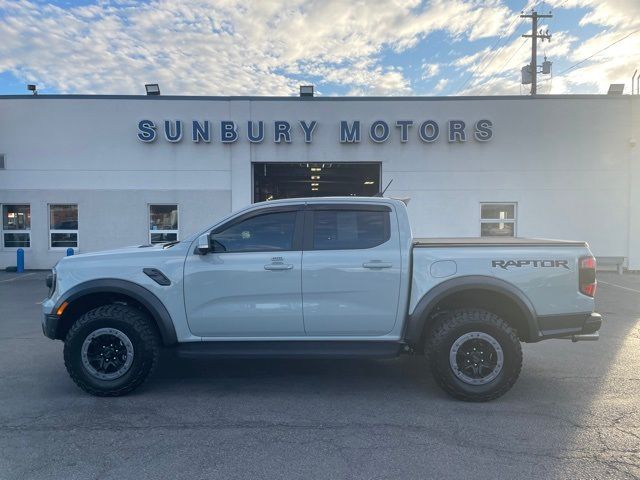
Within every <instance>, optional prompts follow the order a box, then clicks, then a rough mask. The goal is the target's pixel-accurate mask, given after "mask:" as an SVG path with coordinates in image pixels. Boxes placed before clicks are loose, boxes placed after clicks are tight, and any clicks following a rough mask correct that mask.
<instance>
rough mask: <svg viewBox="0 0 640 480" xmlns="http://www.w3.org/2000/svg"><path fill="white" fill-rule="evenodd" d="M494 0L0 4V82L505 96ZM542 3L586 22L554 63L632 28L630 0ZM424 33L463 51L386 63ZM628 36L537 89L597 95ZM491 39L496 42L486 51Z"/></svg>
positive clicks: (513, 76) (505, 28)
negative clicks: (428, 85) (405, 64)
mask: <svg viewBox="0 0 640 480" xmlns="http://www.w3.org/2000/svg"><path fill="white" fill-rule="evenodd" d="M504 1H505V0H430V1H427V2H424V1H421V0H406V1H401V0H367V1H366V2H365V1H356V2H346V1H344V0H287V1H286V2H285V1H280V0H260V1H254V2H246V1H245V0H181V1H176V0H150V1H148V2H145V3H139V2H134V1H129V0H100V1H99V2H98V3H96V4H90V5H84V6H75V7H65V8H63V7H59V6H56V5H51V4H46V3H44V2H36V1H35V0H22V1H19V2H18V1H15V0H0V38H2V41H1V42H0V73H3V72H11V73H12V74H13V75H14V76H16V77H17V78H19V79H20V80H22V81H24V82H25V83H27V82H29V83H37V84H38V86H39V89H40V90H41V91H42V92H43V93H46V92H47V90H49V91H51V92H62V93H124V94H135V93H138V94H140V93H144V90H143V85H144V83H155V82H157V83H159V84H160V85H161V89H162V92H163V94H176V95H247V94H252V95H295V94H296V93H297V86H298V85H300V84H302V83H314V84H316V85H317V87H318V88H317V90H318V91H321V92H327V93H329V94H332V93H335V92H336V91H337V90H339V91H341V92H348V93H349V94H353V95H410V94H412V93H414V92H416V91H424V90H425V87H424V85H423V84H422V83H424V82H425V81H429V80H434V81H437V83H436V85H435V87H433V89H432V92H433V93H435V94H438V93H441V92H443V91H445V90H447V91H450V90H451V93H453V94H455V93H463V94H498V93H508V94H514V93H519V91H520V78H519V70H520V67H521V66H522V65H524V64H526V63H528V55H529V53H528V51H529V48H528V45H526V44H525V43H524V42H526V41H524V40H523V39H522V38H520V37H519V35H515V33H516V29H517V28H518V27H519V25H520V23H518V22H517V21H514V19H517V12H515V11H511V10H510V9H509V8H508V7H507V6H506V5H505V3H504ZM530 3H533V0H532V2H530ZM546 3H547V4H549V5H550V6H551V7H552V8H555V9H557V10H558V9H559V10H562V9H575V8H581V9H584V12H585V13H584V14H582V17H581V18H580V20H579V24H580V25H582V26H587V25H589V26H596V27H599V28H597V30H598V31H597V32H596V33H595V34H592V33H590V34H589V35H591V36H590V38H586V39H585V38H584V37H585V36H584V35H583V34H582V32H580V31H579V30H578V29H576V31H572V32H567V31H559V32H553V35H554V36H553V41H552V42H551V43H550V44H545V45H544V47H545V49H546V52H547V54H548V55H549V57H550V58H552V59H553V61H554V62H555V65H558V64H562V65H564V64H567V65H570V64H572V63H575V62H578V61H580V60H581V59H583V58H585V57H587V56H589V55H590V54H592V53H593V52H595V51H597V50H598V49H600V48H603V47H604V46H606V45H607V44H609V43H611V42H613V41H615V40H616V39H618V38H620V37H621V36H623V35H625V34H627V33H629V32H632V31H633V30H634V29H637V28H640V0H548V1H547V2H546ZM556 13H557V11H556ZM592 30H593V29H592V28H590V29H589V31H590V32H591V31H592ZM435 32H440V33H442V34H443V36H444V38H446V39H447V40H446V42H444V43H443V42H442V41H441V43H439V44H436V45H439V46H440V47H442V46H443V45H445V44H447V43H451V44H455V46H454V49H458V48H459V46H460V45H463V46H464V47H465V48H463V49H461V50H462V51H464V54H459V53H456V52H455V51H453V50H452V52H450V53H449V54H447V55H445V54H444V50H442V48H441V50H442V51H441V53H442V54H443V58H439V57H437V56H434V57H432V58H431V59H430V60H431V61H428V60H426V59H425V60H423V61H422V62H421V63H422V65H420V64H418V67H417V68H416V70H412V69H411V68H407V70H406V71H405V70H403V69H402V68H399V67H397V66H394V65H393V64H391V62H393V60H389V58H392V59H393V58H395V56H397V55H410V52H411V51H416V50H417V49H425V50H426V51H428V49H429V48H432V47H431V45H432V42H433V41H434V40H433V39H434V36H433V34H434V33H435ZM439 37H440V36H439ZM579 37H580V38H579ZM639 38H640V34H638V35H635V36H632V37H630V38H629V39H628V40H626V41H625V42H623V43H621V44H620V45H616V46H615V47H612V48H611V49H610V50H607V51H606V52H603V53H602V54H601V55H598V56H597V57H596V58H594V59H593V60H592V61H589V62H586V63H585V64H584V68H580V69H576V70H574V71H570V72H567V73H566V74H565V75H562V76H561V77H558V78H555V77H554V79H553V81H549V82H546V83H545V85H544V86H543V87H544V88H543V90H544V91H552V92H555V93H561V92H592V93H593V92H598V93H602V92H603V91H605V90H606V87H607V86H608V84H609V83H611V82H614V81H616V82H618V81H624V79H625V78H626V77H628V76H630V73H632V72H633V69H634V68H635V67H636V66H637V65H640V49H639V48H638V47H639V46H640V43H639V42H640V40H639ZM487 39H490V41H489V42H487V41H486V40H487ZM498 39H508V41H501V42H500V45H502V43H504V45H503V46H502V47H499V48H498V49H497V50H493V49H492V48H491V47H492V46H493V45H494V44H495V43H496V42H495V41H496V40H498ZM483 40H484V41H483ZM487 43H488V44H489V46H487ZM476 45H480V46H481V48H478V49H477V50H476V51H475V52H474V51H471V52H469V49H468V48H467V47H468V46H471V47H472V48H475V46H476ZM446 48H447V49H448V48H449V47H448V46H447V47H446ZM412 49H413V50H412ZM389 52H391V53H392V54H391V55H390V54H389ZM541 53H543V51H542V49H541ZM456 56H457V58H456ZM444 57H446V58H444ZM433 60H437V62H438V63H434V62H433ZM555 70H556V74H557V73H558V69H557V68H556V69H555ZM412 75H413V76H412ZM458 75H462V77H460V78H461V81H460V84H457V83H456V84H455V85H453V83H454V82H453V81H452V79H453V78H458ZM467 78H468V79H469V80H468V81H467V82H466V84H465V87H464V89H463V90H461V91H458V92H457V91H456V89H455V88H456V87H458V88H460V87H461V86H462V84H463V83H465V80H466V79H467ZM456 82H457V80H456Z"/></svg>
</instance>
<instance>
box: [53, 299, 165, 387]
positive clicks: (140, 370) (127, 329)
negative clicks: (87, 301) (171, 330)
mask: <svg viewBox="0 0 640 480" xmlns="http://www.w3.org/2000/svg"><path fill="white" fill-rule="evenodd" d="M100 328H114V329H118V330H120V331H121V332H123V333H124V334H125V335H126V336H127V337H128V338H129V340H130V341H131V344H132V345H133V350H134V355H133V362H132V363H131V366H130V367H129V369H128V370H127V371H126V373H124V374H123V375H122V376H121V377H119V378H116V379H114V380H102V379H99V378H96V377H95V376H94V375H92V374H91V373H90V372H89V371H88V370H87V368H86V367H85V366H84V365H83V362H82V356H81V355H82V354H81V351H82V344H83V342H84V341H85V339H86V338H87V337H88V336H89V335H90V334H91V333H92V332H94V331H95V330H98V329H100ZM159 356H160V338H159V335H158V332H157V329H156V326H155V325H154V324H153V323H152V320H151V319H150V318H148V316H147V315H145V314H144V313H143V312H141V311H139V310H137V309H135V308H133V307H131V306H128V305H123V304H109V305H103V306H100V307H97V308H94V309H93V310H91V311H89V312H87V313H85V314H84V315H82V316H81V317H80V318H79V319H78V320H77V321H76V322H75V323H74V324H73V326H72V327H71V329H70V330H69V332H68V333H67V336H66V338H65V342H64V364H65V367H66V368H67V372H69V375H70V376H71V379H72V380H73V381H74V382H75V383H76V384H77V385H78V386H79V387H80V388H81V389H83V390H84V391H85V392H87V393H90V394H91V395H96V396H99V397H117V396H120V395H125V394H127V393H129V392H131V391H133V390H134V389H136V388H137V387H139V386H140V385H141V384H142V383H143V382H144V381H145V380H146V379H147V378H148V377H149V375H150V374H151V373H152V372H153V371H154V370H155V368H156V366H157V364H158V358H159Z"/></svg>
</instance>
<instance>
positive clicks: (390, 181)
mask: <svg viewBox="0 0 640 480" xmlns="http://www.w3.org/2000/svg"><path fill="white" fill-rule="evenodd" d="M392 182H393V178H392V179H391V180H389V183H387V186H386V187H384V190H382V191H381V192H378V193H376V194H375V195H374V197H383V196H384V192H386V191H387V188H389V185H391V183H392Z"/></svg>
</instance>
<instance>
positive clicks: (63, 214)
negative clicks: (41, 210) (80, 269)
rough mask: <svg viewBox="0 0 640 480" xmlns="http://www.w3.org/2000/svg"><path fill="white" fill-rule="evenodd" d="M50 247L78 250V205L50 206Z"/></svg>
mask: <svg viewBox="0 0 640 480" xmlns="http://www.w3.org/2000/svg"><path fill="white" fill-rule="evenodd" d="M49 247H50V248H69V247H72V248H78V205H74V204H62V205H59V204H56V205H49Z"/></svg>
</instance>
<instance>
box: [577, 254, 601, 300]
mask: <svg viewBox="0 0 640 480" xmlns="http://www.w3.org/2000/svg"><path fill="white" fill-rule="evenodd" d="M578 279H579V280H578V282H579V283H580V293H582V294H584V295H587V296H588V297H594V296H595V295H596V288H597V286H598V282H597V281H596V259H595V258H593V257H582V258H581V259H580V270H579V274H578Z"/></svg>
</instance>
